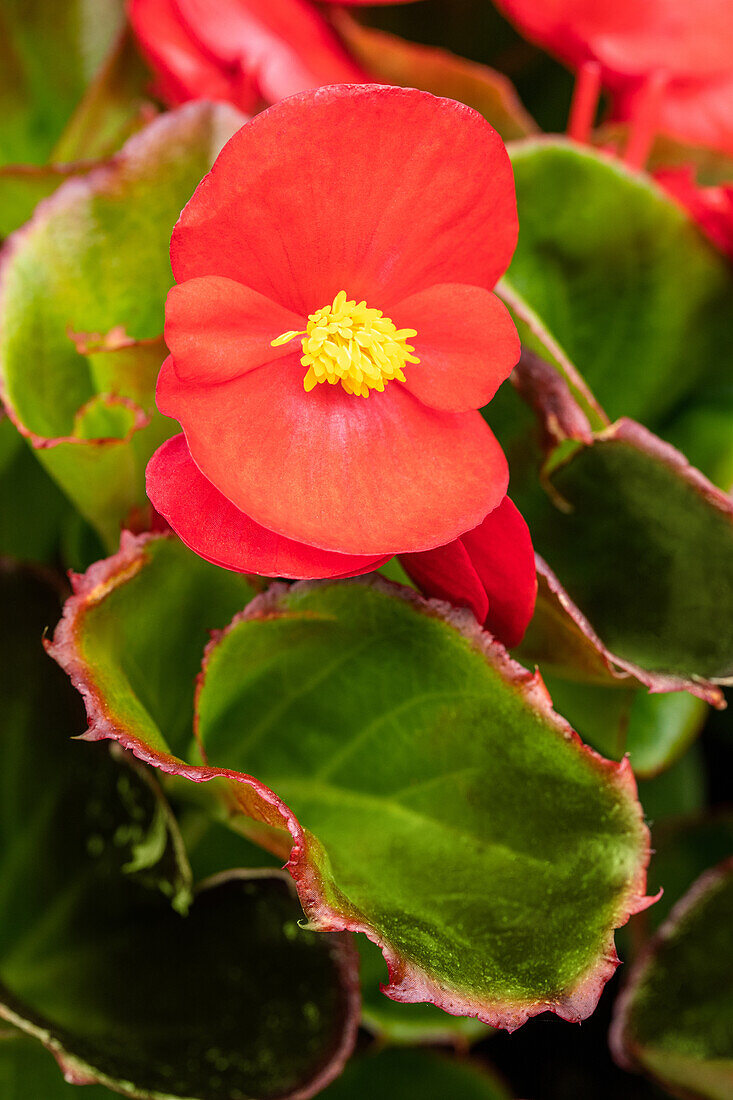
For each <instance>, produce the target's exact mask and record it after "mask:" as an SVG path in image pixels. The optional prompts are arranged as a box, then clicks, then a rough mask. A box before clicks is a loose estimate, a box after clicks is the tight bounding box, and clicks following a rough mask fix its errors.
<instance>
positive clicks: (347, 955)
mask: <svg viewBox="0 0 733 1100" xmlns="http://www.w3.org/2000/svg"><path fill="white" fill-rule="evenodd" d="M268 878H274V879H277V880H279V881H284V882H286V883H287V885H288V888H289V889H290V891H291V892H292V893H293V895H294V896H297V890H296V889H295V888H294V884H293V880H292V878H291V876H290V875H288V874H286V873H285V871H278V870H277V869H274V868H269V867H267V868H250V867H242V868H234V869H232V870H230V871H222V872H220V873H219V874H216V875H211V876H210V877H209V878H206V879H203V880H202V881H201V882H200V883H198V884H197V885H196V888H195V890H194V894H193V903H195V900H196V897H197V896H198V895H199V894H201V893H204V892H205V891H207V890H209V889H211V888H213V887H216V886H222V885H224V884H226V883H227V882H231V881H234V880H239V879H243V880H246V881H251V880H252V879H268ZM182 919H183V918H182ZM331 957H332V959H333V961H334V963H335V967H336V972H337V975H338V981H339V983H340V985H341V987H342V989H343V990H344V993H345V995H346V1014H345V1016H344V1019H343V1026H342V1030H341V1042H340V1044H339V1046H338V1048H337V1050H336V1051H335V1052H334V1055H333V1057H332V1059H331V1061H330V1062H329V1063H328V1065H327V1066H326V1067H325V1068H324V1069H323V1070H322V1071H321V1072H320V1073H319V1074H318V1075H317V1076H316V1077H314V1078H313V1080H312V1081H310V1082H308V1084H306V1085H305V1086H303V1087H302V1088H299V1089H296V1090H295V1091H294V1092H288V1093H287V1094H283V1096H282V1097H281V1098H280V1100H310V1098H311V1097H312V1096H316V1095H317V1094H318V1093H320V1092H322V1090H323V1089H325V1088H326V1086H327V1085H330V1084H331V1082H332V1081H334V1080H335V1079H336V1078H337V1077H338V1076H340V1074H341V1073H342V1072H343V1070H344V1068H345V1066H346V1063H347V1062H348V1060H349V1058H350V1057H351V1055H352V1053H353V1051H354V1047H355V1045H356V1038H357V1034H358V1031H359V1021H360V1016H361V984H360V981H359V953H358V951H357V950H356V946H355V945H354V942H353V940H352V938H351V937H350V936H349V935H347V934H346V933H342V934H339V935H336V936H334V937H333V938H332V947H331ZM33 1015H34V1014H32V1013H31V1014H29V1016H33ZM0 1019H3V1020H6V1021H7V1022H8V1023H10V1024H12V1025H13V1026H15V1027H17V1028H18V1029H19V1030H20V1031H22V1032H24V1033H25V1034H26V1035H29V1036H31V1037H32V1038H34V1039H37V1040H38V1041H39V1042H40V1043H41V1044H42V1045H43V1046H44V1047H45V1048H46V1050H48V1051H49V1053H50V1054H52V1055H53V1057H54V1058H55V1060H56V1063H57V1065H58V1067H59V1069H60V1070H61V1073H62V1075H63V1077H64V1080H65V1081H67V1082H68V1083H69V1084H70V1085H104V1086H105V1087H106V1088H109V1089H111V1090H112V1091H113V1092H119V1093H121V1094H122V1095H123V1096H129V1097H133V1098H138V1100H172V1098H171V1095H170V1093H163V1092H157V1091H153V1092H151V1091H150V1090H149V1089H142V1090H141V1089H139V1088H137V1087H136V1086H135V1085H133V1084H132V1082H127V1081H125V1082H121V1081H118V1080H115V1079H114V1078H112V1077H109V1076H108V1075H107V1074H105V1073H101V1072H99V1071H97V1070H96V1069H95V1068H94V1066H92V1065H91V1064H90V1063H88V1062H86V1061H84V1060H83V1059H82V1058H79V1057H77V1056H76V1055H74V1054H71V1053H70V1052H69V1051H67V1050H66V1049H65V1048H64V1045H63V1043H62V1042H61V1041H60V1040H59V1039H58V1038H55V1037H54V1035H53V1032H52V1030H51V1028H49V1027H43V1026H41V1025H40V1024H39V1023H37V1022H34V1020H33V1019H32V1018H29V1017H27V1016H26V1015H24V1007H23V1005H22V1003H21V1002H19V1001H16V1000H15V998H14V997H13V996H12V994H8V991H6V990H5V987H4V986H3V985H2V984H1V983H0Z"/></svg>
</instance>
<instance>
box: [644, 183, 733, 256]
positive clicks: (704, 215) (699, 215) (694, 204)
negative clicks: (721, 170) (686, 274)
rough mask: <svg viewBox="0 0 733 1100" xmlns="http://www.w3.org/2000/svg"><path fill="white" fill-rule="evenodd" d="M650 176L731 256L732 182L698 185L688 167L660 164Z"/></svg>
mask: <svg viewBox="0 0 733 1100" xmlns="http://www.w3.org/2000/svg"><path fill="white" fill-rule="evenodd" d="M654 178H655V179H656V181H657V183H658V184H659V185H660V186H661V187H663V188H664V190H665V191H666V192H667V193H668V194H669V195H671V196H672V198H674V199H676V200H677V202H678V203H680V205H681V206H683V207H684V208H685V210H687V212H688V213H689V215H690V217H691V218H692V219H693V221H695V222H697V224H698V225H699V227H700V229H701V230H702V232H703V233H704V234H705V235H706V236H707V237H708V238H709V239H710V241H711V242H712V243H713V244H714V245H715V247H716V248H718V249H720V251H721V252H722V253H723V254H724V255H725V256H728V258H729V259H731V260H733V184H731V183H723V184H718V186H716V187H700V186H698V184H697V183H696V182H695V170H694V168H692V167H685V168H661V169H659V170H658V171H656V172H655V173H654Z"/></svg>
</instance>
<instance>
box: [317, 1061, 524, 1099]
mask: <svg viewBox="0 0 733 1100" xmlns="http://www.w3.org/2000/svg"><path fill="white" fill-rule="evenodd" d="M377 1096H385V1097H387V1096H388V1097H395V1098H397V1097H399V1100H509V1094H508V1093H507V1091H506V1089H505V1088H504V1086H503V1085H502V1084H501V1083H500V1082H499V1081H498V1080H497V1079H496V1078H495V1077H494V1076H493V1075H492V1074H490V1073H489V1072H488V1070H486V1069H485V1068H484V1067H483V1066H478V1065H474V1064H472V1063H471V1062H466V1061H459V1060H458V1059H456V1058H449V1057H448V1056H447V1055H445V1054H438V1053H436V1052H435V1051H427V1050H387V1051H383V1052H381V1053H379V1054H368V1055H366V1056H363V1057H361V1058H354V1059H353V1060H352V1061H351V1062H349V1064H348V1066H347V1067H346V1069H345V1071H344V1073H343V1074H342V1076H341V1077H339V1079H338V1081H335V1082H334V1083H333V1084H332V1085H331V1087H330V1088H328V1089H326V1091H325V1092H324V1093H322V1097H323V1100H374V1098H375V1097H377Z"/></svg>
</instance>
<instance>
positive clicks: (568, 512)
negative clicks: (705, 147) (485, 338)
mask: <svg viewBox="0 0 733 1100" xmlns="http://www.w3.org/2000/svg"><path fill="white" fill-rule="evenodd" d="M514 383H515V384H514V387H513V388H512V389H511V391H510V392H507V393H506V394H504V395H503V401H504V404H505V407H506V408H508V410H509V414H510V416H509V419H508V422H509V423H511V422H512V419H511V418H512V416H513V420H514V422H515V429H516V426H517V425H521V426H520V427H519V430H514V429H512V432H510V434H512V442H511V445H510V455H511V457H512V459H516V458H517V456H519V459H520V460H519V461H514V464H513V469H514V470H515V471H517V470H519V471H520V477H519V483H518V484H517V482H516V481H515V482H514V483H513V491H514V493H515V495H516V497H517V499H518V501H519V503H520V507H521V508H522V510H523V512H524V514H525V515H526V516H527V519H528V522H529V524H530V527H531V530H532V536H533V541H534V544H535V547H536V548H537V550H538V551H539V552H540V553H541V554H542V557H541V558H540V557H539V556H538V559H537V571H538V580H539V593H538V599H537V604H536V613H535V617H534V619H533V621H532V622H531V624H530V626H529V628H528V631H527V634H526V637H525V639H524V641H523V643H522V645H521V646H520V647H519V648H518V650H517V656H518V657H519V658H520V659H521V660H523V661H525V662H529V663H537V664H538V665H539V667H540V669H541V671H542V673H543V675H546V676H547V678H548V684H549V685H550V688H551V692H552V693H553V697H554V696H555V695H557V700H558V702H559V705H560V708H561V709H562V711H563V713H564V714H566V715H567V717H568V718H569V719H570V721H571V722H572V723H573V724H574V725H575V727H576V729H578V730H579V731H580V733H581V735H582V736H583V737H584V738H585V739H586V740H589V741H590V742H591V744H593V745H594V746H595V747H596V748H598V749H599V750H600V751H601V752H603V753H605V754H607V755H611V756H614V757H617V756H619V755H621V754H622V753H623V752H624V751H627V750H628V751H629V752H630V753H631V761H632V765H633V766H634V770H635V771H637V774H639V775H647V776H648V775H653V774H656V773H657V772H659V771H660V770H662V769H663V768H665V767H668V766H669V765H670V764H671V763H672V762H673V761H674V760H675V759H676V758H677V757H678V756H679V754H680V753H681V752H682V751H683V750H684V748H685V747H686V745H687V744H689V742H690V740H691V738H692V737H694V736H695V735H696V733H697V732H698V731H699V728H700V726H701V723H702V717H703V715H702V711H701V710H700V708H699V707H696V706H695V704H694V703H691V702H690V700H685V699H683V698H677V699H666V700H663V699H661V698H660V699H656V698H650V697H649V696H647V695H646V694H644V692H643V689H646V690H647V691H649V692H651V693H653V694H654V695H658V694H659V693H669V692H682V691H685V692H689V693H691V694H692V695H696V696H698V697H699V698H700V699H702V700H704V701H706V702H709V703H711V704H713V705H714V706H722V705H723V696H722V692H721V690H720V687H719V686H718V683H717V681H718V680H722V681H723V682H725V681H726V679H727V674H728V669H729V668H730V667H732V666H733V632H732V631H731V629H730V624H729V623H728V621H727V616H728V610H727V608H728V607H729V605H730V609H731V612H733V506H732V505H731V501H730V498H729V497H728V496H726V495H725V494H724V493H721V492H720V491H719V490H718V489H716V488H715V487H714V486H713V485H712V484H711V483H710V482H708V481H707V479H706V478H705V477H704V476H703V475H702V474H701V473H700V472H699V471H697V470H694V469H693V468H692V467H690V465H689V463H688V462H687V460H686V459H685V458H684V456H683V455H681V454H680V453H679V452H678V451H675V450H674V448H672V447H670V446H669V445H668V444H666V443H664V442H662V441H661V440H660V439H658V438H657V437H656V436H654V435H652V433H651V432H649V431H648V430H647V429H645V428H642V427H641V426H640V425H638V424H636V423H635V422H633V421H628V420H622V421H619V422H618V423H617V424H614V425H610V426H609V427H607V428H605V429H602V430H601V431H598V432H593V431H591V429H590V425H589V423H588V420H587V418H586V417H585V415H584V414H583V412H582V410H581V409H580V408H579V406H578V405H577V403H576V402H575V400H574V399H573V397H572V396H571V393H570V389H569V386H568V384H567V382H566V381H565V380H564V379H563V378H562V377H561V375H560V374H559V373H558V372H557V370H556V369H555V367H553V366H552V365H551V364H550V363H547V362H544V361H543V360H541V359H540V358H539V357H538V356H537V355H536V354H534V353H532V352H529V351H525V352H523V354H522V358H521V361H520V364H519V366H518V367H517V368H516V371H515V378H514ZM518 395H519V396H521V398H522V399H523V400H524V402H526V404H527V405H529V406H531V408H532V409H533V411H534V413H535V415H536V417H537V421H538V425H539V433H535V434H536V435H537V434H538V435H539V440H538V442H537V443H535V445H534V447H533V448H532V447H528V441H529V440H531V438H532V432H531V429H529V428H528V427H527V424H526V421H525V422H524V423H522V422H521V409H519V414H518V413H517V410H518V408H519V406H520V405H521V402H519V400H518ZM524 415H525V416H526V412H525V414H524ZM522 440H524V443H522ZM512 448H514V450H513V451H512ZM543 451H544V452H545V454H546V456H547V457H545V458H544V459H543ZM522 454H523V455H524V461H523V462H522V460H521V456H522ZM543 489H544V491H543ZM632 548H633V549H632ZM545 558H546V559H548V560H549V562H550V563H551V564H552V568H550V566H549V565H547V564H546V562H545V560H544V559H545ZM614 688H615V690H613V689H614Z"/></svg>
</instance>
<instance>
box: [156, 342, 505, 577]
mask: <svg viewBox="0 0 733 1100" xmlns="http://www.w3.org/2000/svg"><path fill="white" fill-rule="evenodd" d="M304 371H305V368H304V367H303V366H301V363H300V360H299V357H298V356H295V355H293V356H289V357H288V358H286V359H280V360H278V361H277V362H276V363H272V364H270V365H269V366H264V367H259V368H258V369H257V370H253V371H249V372H248V373H247V374H245V375H242V376H241V377H240V378H236V379H233V380H232V381H230V382H223V383H220V384H219V385H216V386H208V387H206V386H196V385H192V384H185V383H183V382H182V381H181V380H180V379H179V378H178V376H177V375H176V371H175V368H174V366H173V360H172V357H169V358H168V359H167V360H166V362H165V363H164V364H163V367H162V368H161V372H160V376H159V379H158V406H159V408H160V409H161V411H162V412H163V413H165V414H167V415H168V416H173V417H175V418H176V420H178V421H180V423H181V425H182V427H183V429H184V431H185V433H186V439H187V441H188V446H189V448H190V450H191V454H192V455H193V458H194V461H195V462H196V465H197V466H198V467H199V469H200V470H201V471H202V472H203V473H204V475H205V476H206V477H207V478H208V479H209V480H210V481H211V482H212V483H213V484H214V485H215V486H216V487H217V488H218V489H219V490H220V491H221V492H222V493H224V495H225V496H226V497H228V498H229V500H231V501H232V503H233V504H235V505H236V507H237V508H239V509H241V511H243V512H245V513H246V514H247V515H248V516H251V517H252V518H253V519H254V520H256V522H257V523H261V524H262V525H263V526H264V527H267V528H268V529H270V530H272V531H276V532H278V533H279V534H281V535H285V536H287V537H288V538H290V539H294V540H296V541H298V542H304V543H307V544H308V545H312V546H318V547H321V548H322V549H325V550H333V551H336V552H337V553H344V554H359V555H365V556H366V555H370V556H371V555H375V556H376V555H383V554H390V555H391V554H396V553H400V552H402V551H411V550H424V549H429V548H430V547H431V546H438V545H440V544H442V543H445V542H449V541H451V540H452V539H454V538H456V537H457V536H458V535H460V534H462V533H463V532H464V531H466V530H468V529H470V528H472V527H475V526H476V524H477V523H480V522H481V520H482V519H483V517H484V516H485V515H486V513H487V512H489V511H491V509H492V508H495V507H496V505H497V503H498V502H499V501H500V500H501V499H502V497H503V496H504V493H505V492H506V486H507V481H508V471H507V465H506V459H505V458H504V454H503V452H502V450H501V448H500V446H499V444H498V443H497V441H496V439H495V438H494V435H493V434H492V432H491V431H490V429H489V428H488V426H487V424H486V423H485V421H484V419H483V417H482V416H481V414H480V413H478V412H467V413H460V414H456V413H442V412H436V411H435V410H433V409H428V408H426V407H425V406H424V405H422V404H420V402H419V401H417V399H416V398H414V397H413V396H412V395H411V394H409V393H408V392H407V390H405V389H403V388H402V387H401V386H400V385H399V383H397V382H390V383H388V385H387V387H386V389H385V391H384V393H381V394H380V393H372V394H370V396H369V397H368V398H362V397H354V396H352V395H350V394H347V393H346V392H345V390H344V389H343V388H342V387H341V386H340V385H335V386H329V385H328V384H321V385H317V386H316V388H315V389H314V390H313V391H312V392H311V393H306V392H305V391H304V389H303V375H304Z"/></svg>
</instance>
